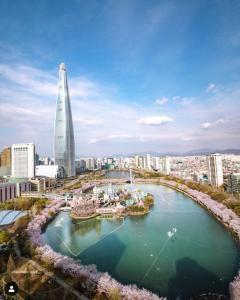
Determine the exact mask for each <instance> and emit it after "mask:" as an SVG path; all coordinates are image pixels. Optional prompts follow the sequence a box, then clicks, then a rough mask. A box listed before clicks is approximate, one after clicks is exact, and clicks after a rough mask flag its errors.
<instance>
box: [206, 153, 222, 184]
mask: <svg viewBox="0 0 240 300" xmlns="http://www.w3.org/2000/svg"><path fill="white" fill-rule="evenodd" d="M207 166H208V181H209V183H211V184H212V185H215V186H220V185H222V184H223V170H222V157H221V155H220V154H218V153H214V154H209V155H207Z"/></svg>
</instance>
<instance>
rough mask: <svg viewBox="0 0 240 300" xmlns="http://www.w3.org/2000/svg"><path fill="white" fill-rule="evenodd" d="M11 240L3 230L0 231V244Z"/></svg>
mask: <svg viewBox="0 0 240 300" xmlns="http://www.w3.org/2000/svg"><path fill="white" fill-rule="evenodd" d="M10 239H11V236H10V234H9V233H8V232H7V231H5V230H0V244H3V243H7V242H9V241H10Z"/></svg>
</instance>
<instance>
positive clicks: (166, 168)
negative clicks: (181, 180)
mask: <svg viewBox="0 0 240 300" xmlns="http://www.w3.org/2000/svg"><path fill="white" fill-rule="evenodd" d="M161 162H162V172H163V174H165V175H169V174H170V161H169V157H167V156H165V157H162V159H161Z"/></svg>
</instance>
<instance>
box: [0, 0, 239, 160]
mask: <svg viewBox="0 0 240 300" xmlns="http://www.w3.org/2000/svg"><path fill="white" fill-rule="evenodd" d="M239 15H240V2H239V1H231V0H221V1H220V0H211V1H204V0H199V1H184V0H182V1H160V0H157V1H149V0H148V1H147V0H145V1H143V0H126V1H125V0H115V1H113V0H111V1H104V0H102V1H94V0H89V1H79V0H75V1H73V0H68V1H60V0H58V1H55V0H51V1H50V0H49V1H46V0H41V1H34V0H32V1H27V0H25V1H24V0H21V1H8V0H1V1H0V134H1V139H0V147H1V148H3V147H5V146H8V145H11V144H12V143H16V142H34V143H35V144H36V147H37V151H38V152H39V153H40V154H41V155H46V154H48V155H52V153H53V126H54V109H55V101H56V95H57V75H58V67H59V64H60V63H61V62H64V63H65V64H66V66H67V70H68V78H69V89H70V96H71V102H72V113H73V119H74V129H75V140H76V153H77V154H79V155H110V154H112V153H133V152H143V151H146V152H147V151H157V152H165V151H179V152H184V151H188V150H191V149H197V148H219V149H226V148H239V147H240V139H239V134H240V125H239V117H240V112H239V101H240V71H239V70H240V18H239Z"/></svg>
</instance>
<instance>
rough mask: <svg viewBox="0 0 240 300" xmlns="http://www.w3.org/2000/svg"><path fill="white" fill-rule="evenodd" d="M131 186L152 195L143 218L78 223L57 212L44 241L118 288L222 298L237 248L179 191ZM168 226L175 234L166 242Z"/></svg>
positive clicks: (171, 296) (236, 261)
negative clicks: (115, 282) (104, 275)
mask: <svg viewBox="0 0 240 300" xmlns="http://www.w3.org/2000/svg"><path fill="white" fill-rule="evenodd" d="M117 173H119V172H117ZM108 174H109V173H108ZM108 176H109V175H108ZM113 176H114V177H116V176H117V175H113ZM120 176H121V177H120V178H123V177H122V174H121V175H120ZM126 186H129V185H126ZM134 186H135V187H136V188H137V189H141V190H143V191H145V192H150V193H152V194H153V195H154V198H155V204H154V206H153V207H152V208H151V211H150V213H149V214H148V215H145V216H136V217H126V218H125V219H103V218H96V219H91V220H85V221H79V220H72V219H71V218H70V216H69V213H68V212H61V213H60V214H58V215H57V217H56V218H55V219H54V221H53V222H51V223H50V224H49V225H48V227H47V229H46V231H45V232H44V234H43V235H44V239H45V241H46V242H47V243H48V244H49V245H50V246H51V247H52V248H53V249H54V250H55V251H57V252H60V253H62V254H65V255H68V256H70V257H73V258H75V259H77V260H81V262H82V263H83V264H96V265H97V268H98V270H99V271H106V272H109V274H111V275H112V276H113V277H114V278H115V279H117V280H118V281H120V282H122V283H126V284H130V283H131V284H137V285H138V286H139V287H144V288H146V289H149V290H151V291H153V292H155V293H157V294H158V295H160V296H167V297H168V298H169V299H177V297H178V299H185V298H188V297H190V296H193V295H200V294H203V293H207V292H212V293H218V294H223V295H228V286H229V282H230V281H232V279H233V277H234V276H235V275H236V274H237V270H238V267H239V248H238V245H237V243H236V242H235V241H234V239H233V238H232V236H231V234H230V233H229V232H228V231H227V230H226V229H225V227H224V226H223V225H222V224H220V223H219V222H218V221H217V220H216V219H214V218H213V217H212V216H211V215H210V214H209V213H208V212H207V211H206V210H204V209H203V208H202V207H201V206H199V205H198V204H197V203H195V202H194V201H193V200H191V199H190V198H189V197H187V196H185V195H183V194H182V193H180V192H177V191H175V190H173V189H171V188H168V187H165V186H161V185H156V184H135V185H134ZM173 227H175V228H176V229H177V232H176V234H175V235H174V236H173V237H172V238H170V239H169V238H168V235H167V232H168V231H169V230H171V229H172V228H173Z"/></svg>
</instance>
